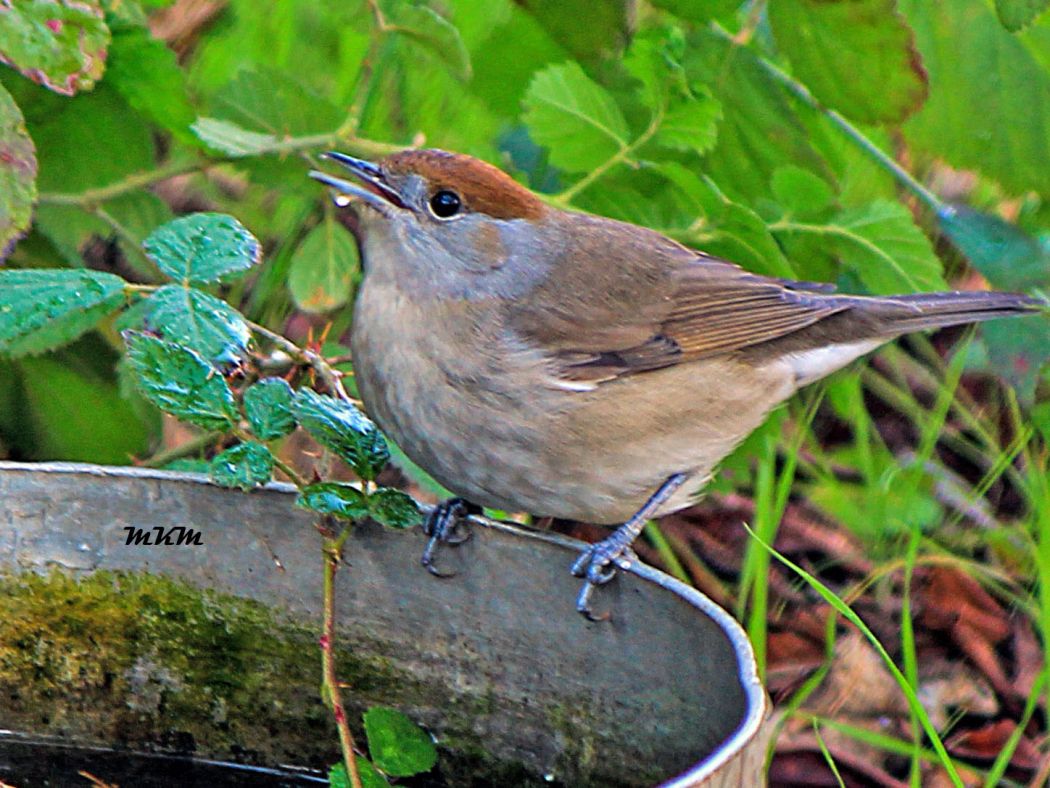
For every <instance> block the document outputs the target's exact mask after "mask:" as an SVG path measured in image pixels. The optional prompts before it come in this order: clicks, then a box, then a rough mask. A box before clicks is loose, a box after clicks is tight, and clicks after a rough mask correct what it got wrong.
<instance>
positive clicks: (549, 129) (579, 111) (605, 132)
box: [524, 63, 630, 172]
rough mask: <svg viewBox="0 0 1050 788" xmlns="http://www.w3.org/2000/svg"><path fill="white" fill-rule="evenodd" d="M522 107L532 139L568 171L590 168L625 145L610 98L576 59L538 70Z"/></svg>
mask: <svg viewBox="0 0 1050 788" xmlns="http://www.w3.org/2000/svg"><path fill="white" fill-rule="evenodd" d="M524 106H525V115H524V120H525V122H526V123H527V124H528V126H529V132H530V134H531V135H532V138H533V139H534V140H536V142H537V143H539V144H540V145H544V146H546V147H547V148H549V149H550V161H551V163H552V164H554V165H555V166H558V167H561V168H562V169H564V170H567V171H569V172H586V171H587V170H592V169H594V168H595V167H597V166H598V165H600V164H602V163H603V162H604V161H605V160H606V159H608V158H609V157H610V156H612V155H614V154H616V153H619V152H620V151H621V150H623V149H624V148H625V147H627V142H628V139H627V138H628V135H629V133H630V132H629V131H628V129H627V121H625V120H624V118H623V115H622V114H621V112H620V109H619V107H617V106H616V102H615V101H613V97H612V96H611V95H610V94H609V93H608V92H607V91H606V90H605V89H604V88H602V87H601V86H600V85H598V84H597V83H595V82H593V81H592V80H591V79H590V77H588V76H587V75H586V74H585V73H584V72H583V69H582V68H580V66H579V65H578V64H576V63H565V64H563V65H560V66H550V67H549V68H547V69H544V70H543V71H541V72H539V73H538V74H537V75H536V76H535V77H533V80H532V83H531V84H530V85H529V90H528V93H526V95H525V100H524Z"/></svg>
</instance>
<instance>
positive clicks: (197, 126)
mask: <svg viewBox="0 0 1050 788" xmlns="http://www.w3.org/2000/svg"><path fill="white" fill-rule="evenodd" d="M192 129H193V133H194V134H196V135H197V137H198V138H199V139H200V140H201V141H202V142H203V143H204V144H205V145H207V146H208V147H209V148H213V149H215V150H217V151H219V152H220V153H225V154H226V155H227V156H233V157H235V158H239V157H241V156H258V155H259V154H261V153H266V152H267V151H270V150H272V149H273V148H274V147H275V146H276V145H277V144H278V141H277V137H275V136H274V135H273V134H260V133H259V132H256V131H249V130H248V129H245V128H241V127H240V126H238V125H237V124H236V123H232V122H230V121H228V120H219V119H218V118H197V120H196V121H194V123H193V126H192Z"/></svg>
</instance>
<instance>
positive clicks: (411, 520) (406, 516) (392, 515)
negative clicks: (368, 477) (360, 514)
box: [368, 487, 422, 528]
mask: <svg viewBox="0 0 1050 788" xmlns="http://www.w3.org/2000/svg"><path fill="white" fill-rule="evenodd" d="M368 511H369V513H370V514H371V516H372V519H373V520H375V521H376V522H377V523H380V524H382V525H385V526H387V527H388V528H411V527H412V526H414V525H419V523H420V521H421V520H422V514H420V511H419V507H418V506H416V502H415V501H413V500H412V497H411V496H410V495H408V494H407V493H404V492H401V490H395V489H394V488H392V487H381V488H379V489H378V490H376V491H375V492H374V493H372V494H371V495H369V496H368Z"/></svg>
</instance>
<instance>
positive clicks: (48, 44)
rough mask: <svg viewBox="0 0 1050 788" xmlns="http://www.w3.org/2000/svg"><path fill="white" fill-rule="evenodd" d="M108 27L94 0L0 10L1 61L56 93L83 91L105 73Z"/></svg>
mask: <svg viewBox="0 0 1050 788" xmlns="http://www.w3.org/2000/svg"><path fill="white" fill-rule="evenodd" d="M109 38H110V35H109V28H108V27H106V23H105V21H104V20H103V13H102V8H101V7H100V6H99V4H98V3H97V2H94V0H62V1H61V2H56V0H19V2H17V3H4V4H3V5H2V6H0V62H4V63H7V64H8V65H10V66H13V67H14V68H16V69H18V70H19V71H21V72H22V73H23V74H24V75H25V76H27V77H29V78H30V79H31V80H33V81H34V82H37V83H39V84H41V85H43V86H44V87H47V88H50V89H51V90H53V91H55V92H56V93H63V94H65V95H67V96H72V95H73V94H74V93H76V92H77V91H78V90H88V89H90V88H91V87H93V86H94V84H95V81H96V80H98V79H99V78H100V77H101V76H102V72H103V71H105V69H106V47H107V46H108V45H109Z"/></svg>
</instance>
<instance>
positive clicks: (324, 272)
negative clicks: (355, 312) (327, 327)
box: [288, 215, 359, 314]
mask: <svg viewBox="0 0 1050 788" xmlns="http://www.w3.org/2000/svg"><path fill="white" fill-rule="evenodd" d="M358 267H359V261H358V259H357V242H356V241H355V240H354V237H353V236H352V235H351V234H350V231H349V230H347V229H346V228H345V227H343V225H342V224H340V223H339V221H337V220H336V219H335V217H334V216H332V215H328V216H326V217H325V220H324V221H323V222H321V223H320V224H319V225H317V226H316V227H314V228H313V229H312V230H310V232H309V233H307V235H306V237H305V238H304V239H303V240H302V242H301V243H300V244H299V247H298V248H297V249H296V250H295V253H294V254H293V255H292V260H291V263H289V266H288V289H289V290H290V291H291V293H292V298H293V299H294V301H295V303H296V306H298V307H299V308H300V309H302V310H303V311H304V312H311V313H315V314H316V313H322V312H330V311H332V310H333V309H337V308H338V307H341V306H343V305H345V304H346V303H347V302H348V301H349V300H350V293H351V290H352V287H353V282H354V274H356V273H357V271H358Z"/></svg>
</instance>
